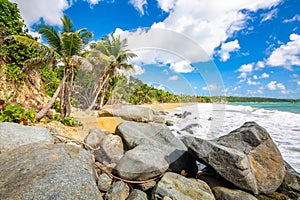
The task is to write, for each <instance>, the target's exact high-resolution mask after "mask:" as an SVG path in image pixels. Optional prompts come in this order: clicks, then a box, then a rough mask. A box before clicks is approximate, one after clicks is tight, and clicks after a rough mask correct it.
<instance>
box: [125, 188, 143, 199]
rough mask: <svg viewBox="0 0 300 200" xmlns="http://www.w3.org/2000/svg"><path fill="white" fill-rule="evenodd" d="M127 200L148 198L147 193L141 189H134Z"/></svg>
mask: <svg viewBox="0 0 300 200" xmlns="http://www.w3.org/2000/svg"><path fill="white" fill-rule="evenodd" d="M127 200H148V197H147V194H146V193H145V192H143V191H141V190H137V189H134V190H132V192H131V193H130V195H129V197H128V198H127Z"/></svg>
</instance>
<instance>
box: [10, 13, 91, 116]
mask: <svg viewBox="0 0 300 200" xmlns="http://www.w3.org/2000/svg"><path fill="white" fill-rule="evenodd" d="M61 21H62V24H63V29H62V31H60V32H58V31H57V30H56V29H55V28H54V27H53V26H49V25H45V24H41V25H39V26H38V32H39V33H40V34H41V35H42V37H43V38H44V39H45V40H46V41H47V43H48V45H44V44H42V43H39V42H37V41H36V40H33V39H30V38H28V37H25V36H17V35H15V36H13V38H15V39H16V40H17V41H19V42H21V43H23V44H25V45H27V46H32V47H37V48H39V49H41V50H42V51H43V52H45V56H44V57H43V58H33V59H29V60H27V61H26V62H25V64H24V69H26V70H28V69H30V68H31V67H35V66H41V65H44V64H53V65H54V66H55V67H56V65H57V63H62V67H63V68H64V71H63V78H62V80H61V82H60V85H59V87H58V88H57V89H56V91H55V93H54V95H53V96H52V98H51V100H50V101H49V102H48V103H47V105H46V106H45V107H44V108H43V109H42V110H40V111H39V112H38V113H37V114H36V116H35V119H36V120H40V119H41V118H43V117H44V116H45V115H46V113H47V112H48V110H49V109H50V108H51V107H52V105H53V103H54V102H55V100H56V99H57V98H58V96H60V109H61V117H62V118H64V117H66V116H69V115H70V113H71V101H70V97H71V92H72V88H71V87H72V84H73V80H74V70H76V69H77V68H79V67H82V66H85V67H90V64H89V63H88V62H87V61H86V60H85V59H84V58H83V57H81V56H80V55H81V52H82V50H83V49H84V47H85V45H86V44H87V42H88V41H89V39H91V38H92V36H93V35H92V33H91V32H89V31H88V30H87V29H85V28H83V29H80V30H77V31H75V28H74V25H73V23H72V21H71V20H70V18H69V17H68V16H66V15H64V16H63V17H62V18H61Z"/></svg>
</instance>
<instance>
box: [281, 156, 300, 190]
mask: <svg viewBox="0 0 300 200" xmlns="http://www.w3.org/2000/svg"><path fill="white" fill-rule="evenodd" d="M285 168H286V173H285V177H284V179H283V182H282V185H281V186H280V188H281V189H282V190H291V191H295V192H297V193H299V196H300V174H299V173H298V172H297V171H296V170H294V169H293V167H292V166H290V165H289V164H288V163H287V162H285Z"/></svg>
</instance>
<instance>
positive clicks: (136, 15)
mask: <svg viewBox="0 0 300 200" xmlns="http://www.w3.org/2000/svg"><path fill="white" fill-rule="evenodd" d="M10 1H11V2H14V3H17V4H18V6H19V9H20V12H21V16H22V17H23V19H24V20H25V24H26V25H27V26H28V27H29V28H30V32H31V33H32V34H33V35H37V33H36V31H35V29H34V27H35V25H36V24H39V23H46V24H49V25H53V26H56V27H57V28H58V29H59V27H60V26H61V22H60V18H61V17H62V16H63V14H67V15H68V16H69V17H70V18H71V19H72V21H73V23H74V24H75V26H76V28H77V29H80V28H83V27H85V28H87V29H88V30H90V31H92V32H93V33H94V38H93V41H94V42H96V41H99V40H100V39H101V38H102V37H103V36H104V35H107V34H110V33H115V34H117V35H120V37H121V38H127V41H128V48H129V49H131V50H132V51H133V52H134V53H136V54H137V55H138V57H137V58H135V59H134V60H131V61H130V62H131V64H132V65H133V66H134V70H133V71H131V72H130V73H131V75H133V76H135V77H137V78H139V79H141V80H142V81H144V82H145V83H147V84H149V85H152V86H154V87H157V88H160V89H164V90H167V91H171V92H173V93H176V94H189V95H208V96H210V95H227V96H251V97H252V96H256V97H272V98H294V99H300V5H299V0H238V1H237V0H128V1H126V0H26V1H24V0H10ZM32 5H34V6H32Z"/></svg>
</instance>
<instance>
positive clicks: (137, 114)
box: [111, 105, 153, 122]
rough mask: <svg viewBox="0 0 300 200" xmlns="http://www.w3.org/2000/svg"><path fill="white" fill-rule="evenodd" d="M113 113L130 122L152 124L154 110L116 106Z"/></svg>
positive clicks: (131, 106) (132, 106)
mask: <svg viewBox="0 0 300 200" xmlns="http://www.w3.org/2000/svg"><path fill="white" fill-rule="evenodd" d="M111 113H112V115H113V116H115V117H121V118H123V119H125V120H128V121H137V122H152V121H153V110H151V109H150V108H144V107H139V106H134V105H116V106H113V107H112V109H111Z"/></svg>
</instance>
